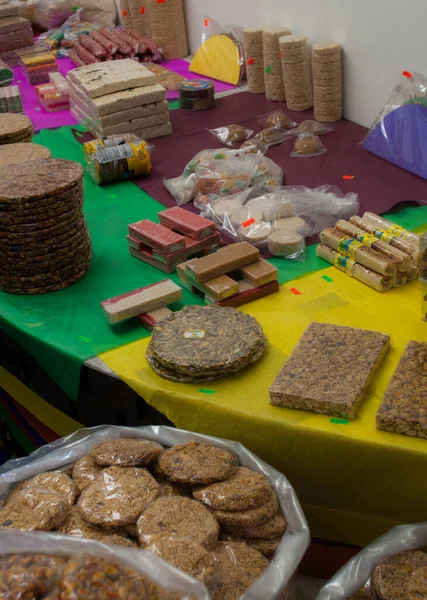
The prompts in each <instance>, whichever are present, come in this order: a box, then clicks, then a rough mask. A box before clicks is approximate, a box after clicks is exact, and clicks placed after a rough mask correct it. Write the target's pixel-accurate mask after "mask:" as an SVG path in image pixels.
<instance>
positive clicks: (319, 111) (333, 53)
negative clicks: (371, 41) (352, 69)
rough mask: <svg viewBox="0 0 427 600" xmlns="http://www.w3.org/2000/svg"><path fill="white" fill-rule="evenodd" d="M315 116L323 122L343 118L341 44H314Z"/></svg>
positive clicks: (331, 121)
mask: <svg viewBox="0 0 427 600" xmlns="http://www.w3.org/2000/svg"><path fill="white" fill-rule="evenodd" d="M313 85H314V118H315V119H316V121H320V122H323V123H333V122H334V121H339V120H340V119H342V97H343V94H342V87H343V83H342V64H341V46H340V45H339V44H326V45H323V44H317V45H316V46H313Z"/></svg>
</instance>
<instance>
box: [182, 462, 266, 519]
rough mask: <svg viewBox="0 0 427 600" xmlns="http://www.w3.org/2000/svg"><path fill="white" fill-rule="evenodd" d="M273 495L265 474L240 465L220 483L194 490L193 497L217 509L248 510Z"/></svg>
mask: <svg viewBox="0 0 427 600" xmlns="http://www.w3.org/2000/svg"><path fill="white" fill-rule="evenodd" d="M270 496H271V487H270V483H269V481H268V479H267V477H266V476H265V475H262V474H261V473H257V472H256V471H252V470H251V469H247V468H246V467H238V468H237V469H236V471H235V472H234V473H233V475H231V477H229V478H228V479H226V480H225V481H220V482H219V483H213V484H211V485H209V486H207V487H202V488H198V489H196V490H194V491H193V497H194V498H195V499H196V500H199V501H200V502H202V503H203V504H205V505H206V506H209V507H210V508H213V509H215V510H248V509H250V508H257V507H258V506H261V505H262V504H264V503H265V502H266V501H267V500H268V499H269V498H270Z"/></svg>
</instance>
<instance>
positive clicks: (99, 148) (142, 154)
mask: <svg viewBox="0 0 427 600" xmlns="http://www.w3.org/2000/svg"><path fill="white" fill-rule="evenodd" d="M129 135H130V136H132V134H129ZM127 139H130V138H129V137H128V134H125V135H124V136H115V137H112V138H111V139H106V140H94V141H91V142H87V143H86V144H84V146H83V153H84V157H85V160H86V166H87V170H88V172H89V174H90V176H91V177H92V179H93V180H94V181H95V183H97V184H98V185H104V184H106V183H113V182H115V181H122V180H124V179H130V178H132V177H139V176H141V175H149V174H150V173H151V150H152V146H151V145H149V144H147V142H144V141H143V140H138V141H129V142H127V141H126V140H127Z"/></svg>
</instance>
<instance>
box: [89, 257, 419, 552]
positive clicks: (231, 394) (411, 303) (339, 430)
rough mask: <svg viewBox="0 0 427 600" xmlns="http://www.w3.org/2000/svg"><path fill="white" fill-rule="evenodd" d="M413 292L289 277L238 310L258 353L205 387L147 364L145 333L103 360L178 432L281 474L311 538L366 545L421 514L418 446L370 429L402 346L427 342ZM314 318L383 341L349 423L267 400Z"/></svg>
mask: <svg viewBox="0 0 427 600" xmlns="http://www.w3.org/2000/svg"><path fill="white" fill-rule="evenodd" d="M325 276H326V279H325ZM329 280H330V281H329ZM292 289H293V291H291V290H292ZM298 292H299V293H298ZM420 299H421V293H420V284H419V282H413V283H411V284H408V285H407V286H405V287H403V288H400V289H395V290H392V291H390V292H387V293H386V294H379V293H377V292H375V291H373V290H371V289H370V288H368V287H366V286H365V285H363V284H361V283H359V282H358V281H356V280H354V279H351V278H349V277H347V276H346V275H345V274H343V273H341V272H340V271H338V270H337V269H335V268H328V269H325V270H324V271H320V272H317V273H315V274H313V275H310V276H307V277H305V278H302V279H298V280H295V281H293V282H292V283H290V284H287V285H285V286H283V287H282V288H281V290H280V292H279V293H278V294H274V295H272V296H269V297H268V298H264V299H262V300H259V301H257V302H253V303H251V304H249V305H247V306H245V307H243V310H245V312H247V313H249V314H251V315H253V316H254V317H256V318H257V319H258V320H259V321H260V323H261V324H262V326H263V327H264V330H265V333H266V335H267V338H268V341H269V344H268V348H267V350H266V352H265V354H264V356H263V357H262V359H261V360H260V361H259V362H258V363H256V364H255V365H253V366H251V367H250V368H248V369H246V370H245V371H242V372H241V373H240V374H236V375H235V376H233V377H228V378H226V379H223V380H219V381H216V382H211V383H206V384H205V385H204V388H203V390H202V389H201V387H200V385H193V384H175V383H171V382H168V381H166V380H164V379H162V378H160V377H158V376H157V375H155V374H154V373H153V371H152V370H151V369H150V367H149V366H148V363H147V361H146V359H145V350H146V348H147V345H148V343H149V340H141V341H138V342H135V343H132V344H129V345H127V346H124V347H121V348H118V349H116V350H112V351H110V352H106V353H104V354H102V355H100V358H101V359H102V360H103V361H104V362H105V363H106V364H107V365H108V366H109V367H110V368H111V369H113V370H114V371H115V372H116V373H117V374H118V375H119V376H120V377H121V378H123V379H124V380H125V381H126V382H127V383H128V384H129V385H130V386H131V387H132V388H133V389H134V390H136V391H137V392H138V394H139V395H141V396H142V397H143V398H144V399H145V400H146V401H147V402H148V403H149V404H151V405H152V406H154V407H155V408H157V409H158V410H159V411H161V412H162V413H164V414H165V415H166V416H167V417H168V418H169V419H171V421H173V423H175V425H176V426H177V427H180V428H183V429H190V430H192V431H197V432H203V433H207V434H211V435H217V436H221V437H225V438H230V439H234V440H239V441H240V442H242V443H243V444H245V445H246V446H247V447H248V448H250V449H251V450H253V451H254V452H255V453H256V454H258V455H259V456H260V457H262V458H263V459H264V460H266V461H267V462H269V463H270V464H272V465H273V466H275V467H276V468H278V469H279V470H281V471H282V472H283V473H284V474H285V475H286V476H287V477H288V478H289V480H290V481H291V483H292V484H293V486H294V487H295V489H296V491H297V493H298V494H299V497H300V500H301V501H302V503H303V506H304V509H305V511H306V514H307V517H308V519H309V522H310V526H311V532H312V535H313V536H314V537H322V538H324V539H330V540H335V541H343V542H347V543H352V544H357V545H364V544H366V543H367V542H369V541H371V540H372V539H373V538H375V537H377V536H378V535H379V534H380V533H383V532H384V531H385V530H386V529H388V528H389V527H390V526H392V525H394V524H396V523H397V522H403V523H409V522H415V521H422V520H425V519H426V515H427V478H425V477H424V473H425V469H427V441H425V440H421V439H413V438H409V437H405V436H400V435H395V434H390V433H384V432H380V431H377V430H376V428H375V413H376V411H377V408H378V406H379V404H380V400H381V398H382V395H383V393H384V390H385V388H386V385H387V383H388V381H389V380H390V377H391V375H392V373H393V371H394V369H395V368H396V365H397V363H398V361H399V358H400V356H401V354H402V352H403V349H404V347H405V345H406V343H407V342H408V341H409V340H423V341H427V324H426V323H423V322H422V321H421V309H420ZM313 320H315V321H323V322H329V323H335V324H339V325H350V326H353V327H361V328H365V329H375V330H378V331H381V332H383V333H387V334H389V335H390V336H391V342H392V348H391V350H390V351H389V353H388V355H387V357H386V359H385V361H384V363H383V364H382V367H381V369H380V371H379V373H378V376H377V377H376V380H375V383H374V385H373V386H372V387H371V389H370V390H369V392H368V394H367V398H366V401H365V402H364V404H363V406H362V408H361V410H360V413H359V416H358V417H357V418H356V419H355V420H354V421H352V422H350V423H348V424H339V423H338V424H337V423H334V422H331V419H330V417H327V416H323V415H316V414H313V413H309V412H303V411H296V410H290V409H284V408H279V407H274V406H271V405H270V404H269V394H268V389H269V386H270V384H271V383H272V381H273V380H274V378H275V376H276V375H277V374H278V372H279V371H280V369H281V368H282V366H283V364H284V363H285V361H286V358H287V356H288V355H289V354H290V353H291V351H292V349H293V347H294V346H295V344H296V343H297V341H298V339H299V338H300V336H301V335H302V333H303V332H304V330H305V329H306V327H307V326H308V325H309V323H310V322H311V321H313ZM361 351H362V352H363V349H361ZM349 369H351V365H349ZM207 392H211V393H207Z"/></svg>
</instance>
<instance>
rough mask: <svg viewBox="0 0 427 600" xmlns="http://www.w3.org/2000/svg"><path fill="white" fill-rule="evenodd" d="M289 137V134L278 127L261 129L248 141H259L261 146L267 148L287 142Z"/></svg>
mask: <svg viewBox="0 0 427 600" xmlns="http://www.w3.org/2000/svg"><path fill="white" fill-rule="evenodd" d="M290 137H291V135H290V133H289V132H288V131H287V130H285V129H281V128H279V127H267V128H266V129H261V131H260V132H259V133H257V134H256V136H254V137H253V138H252V140H249V141H250V142H251V141H253V140H259V141H260V142H261V143H262V144H266V145H267V146H276V145H277V144H281V143H282V142H284V141H286V140H288V139H289V138H290Z"/></svg>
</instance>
